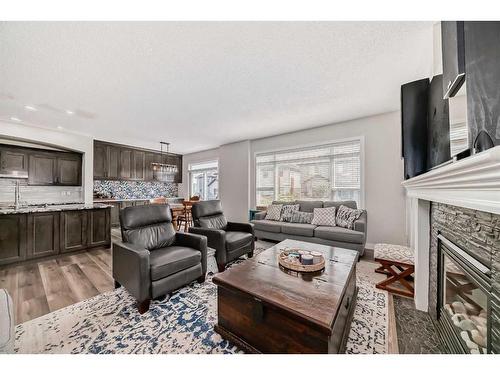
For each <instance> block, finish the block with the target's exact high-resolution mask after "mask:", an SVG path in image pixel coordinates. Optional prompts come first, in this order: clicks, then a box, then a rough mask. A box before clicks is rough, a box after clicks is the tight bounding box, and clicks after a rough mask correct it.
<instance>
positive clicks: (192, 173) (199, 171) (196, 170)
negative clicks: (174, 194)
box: [188, 161, 219, 200]
mask: <svg viewBox="0 0 500 375" xmlns="http://www.w3.org/2000/svg"><path fill="white" fill-rule="evenodd" d="M188 170H189V189H190V190H189V194H190V196H194V195H197V196H199V197H200V199H202V200H211V199H218V198H219V163H218V162H217V161H211V162H203V163H194V164H189V167H188Z"/></svg>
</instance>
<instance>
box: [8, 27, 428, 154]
mask: <svg viewBox="0 0 500 375" xmlns="http://www.w3.org/2000/svg"><path fill="white" fill-rule="evenodd" d="M431 68H432V22H321V23H319V22H317V23H316V22H87V23H85V22H64V23H57V22H2V23H0V120H7V121H11V120H10V118H11V117H17V118H19V119H21V120H22V121H23V122H25V123H28V124H33V125H36V126H42V127H49V128H53V129H54V128H57V127H62V128H63V129H64V130H62V131H74V132H80V133H84V134H89V135H91V136H93V137H95V138H97V139H104V140H109V141H115V142H120V143H127V144H132V145H136V146H143V147H148V148H158V147H159V144H158V142H159V141H160V140H164V141H169V142H171V143H172V148H171V150H172V151H175V152H180V153H189V152H194V151H199V150H204V149H208V148H213V147H216V146H219V145H221V144H225V143H229V142H233V141H238V140H244V139H253V138H260V137H265V136H270V135H275V134H280V133H284V132H289V131H294V130H299V129H305V128H311V127H315V126H320V125H324V124H329V123H334V122H338V121H343V120H348V119H353V118H359V117H363V116H369V115H373V114H377V113H383V112H388V111H393V110H398V109H399V89H400V85H401V84H402V83H405V82H408V81H412V80H415V79H419V78H422V77H427V76H429V75H430V72H431ZM25 105H30V106H33V107H35V108H36V109H37V111H29V110H26V109H25V108H24V106H25ZM66 110H70V111H72V112H74V114H72V115H71V114H67V113H66ZM374 126H376V125H374Z"/></svg>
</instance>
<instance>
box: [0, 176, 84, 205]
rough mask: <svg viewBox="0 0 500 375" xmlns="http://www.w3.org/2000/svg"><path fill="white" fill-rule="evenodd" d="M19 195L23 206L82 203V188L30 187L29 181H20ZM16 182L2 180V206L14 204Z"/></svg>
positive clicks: (0, 181) (0, 186)
mask: <svg viewBox="0 0 500 375" xmlns="http://www.w3.org/2000/svg"><path fill="white" fill-rule="evenodd" d="M19 182H20V188H19V195H20V198H21V203H22V204H28V205H32V204H45V203H48V204H63V203H82V202H83V200H84V199H83V188H82V187H81V186H28V183H27V180H25V179H20V180H19ZM15 186H16V180H14V179H10V178H0V204H2V205H5V204H8V205H11V204H14V199H15V198H14V192H15Z"/></svg>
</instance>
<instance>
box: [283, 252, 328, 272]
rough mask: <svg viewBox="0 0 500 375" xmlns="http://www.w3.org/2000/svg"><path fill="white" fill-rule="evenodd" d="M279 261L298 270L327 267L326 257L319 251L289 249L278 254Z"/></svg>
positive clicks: (313, 269) (314, 269)
mask: <svg viewBox="0 0 500 375" xmlns="http://www.w3.org/2000/svg"><path fill="white" fill-rule="evenodd" d="M278 263H279V264H280V265H281V266H283V267H284V268H287V269H290V270H293V271H297V272H316V271H320V270H322V269H323V268H325V257H324V256H323V254H321V253H320V252H317V251H309V250H302V249H287V250H283V251H282V252H281V253H280V254H279V255H278ZM307 263H310V264H307Z"/></svg>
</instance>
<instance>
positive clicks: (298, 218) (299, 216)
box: [291, 211, 313, 224]
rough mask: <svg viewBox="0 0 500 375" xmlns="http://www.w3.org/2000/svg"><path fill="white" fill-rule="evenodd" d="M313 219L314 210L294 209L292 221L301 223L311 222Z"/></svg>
mask: <svg viewBox="0 0 500 375" xmlns="http://www.w3.org/2000/svg"><path fill="white" fill-rule="evenodd" d="M312 219H313V214H312V212H302V211H294V212H293V214H292V221H291V222H292V223H299V224H311V221H312Z"/></svg>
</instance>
